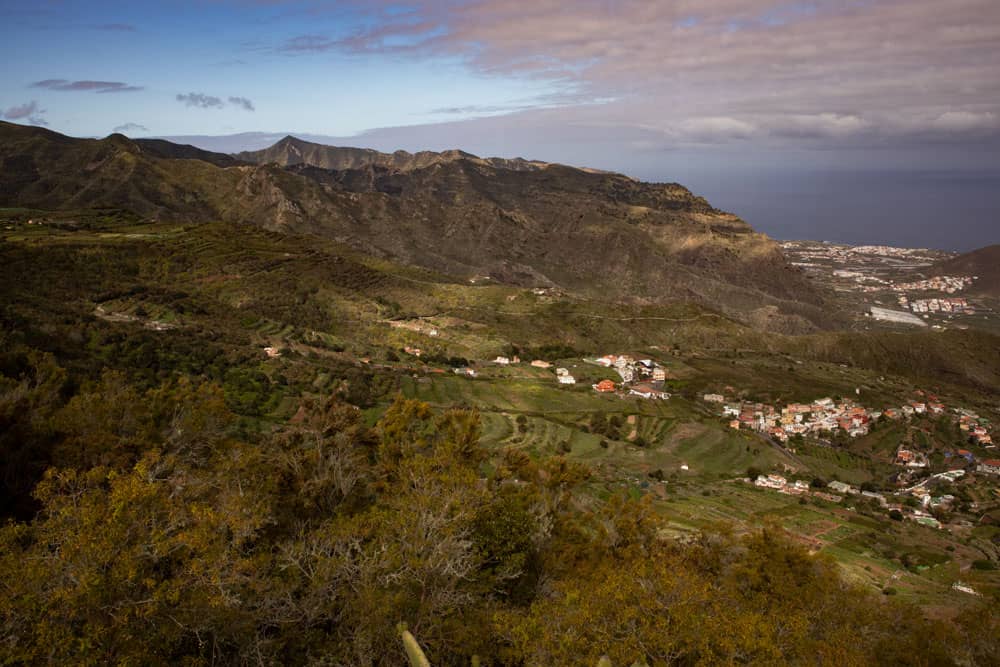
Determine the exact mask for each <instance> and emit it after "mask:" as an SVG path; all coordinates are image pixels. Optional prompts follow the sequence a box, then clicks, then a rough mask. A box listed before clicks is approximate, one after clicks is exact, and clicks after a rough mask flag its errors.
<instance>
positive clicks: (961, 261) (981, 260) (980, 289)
mask: <svg viewBox="0 0 1000 667" xmlns="http://www.w3.org/2000/svg"><path fill="white" fill-rule="evenodd" d="M928 271H930V272H931V273H933V274H935V275H952V276H978V277H979V279H978V280H976V281H975V282H974V283H972V285H971V286H970V287H969V293H970V294H984V295H987V296H993V297H997V298H1000V245H991V246H986V247H985V248H979V249H978V250H973V251H972V252H967V253H964V254H962V255H958V256H957V257H952V258H951V259H946V260H944V261H942V262H938V263H936V264H934V265H933V266H932V267H931V268H930V269H928Z"/></svg>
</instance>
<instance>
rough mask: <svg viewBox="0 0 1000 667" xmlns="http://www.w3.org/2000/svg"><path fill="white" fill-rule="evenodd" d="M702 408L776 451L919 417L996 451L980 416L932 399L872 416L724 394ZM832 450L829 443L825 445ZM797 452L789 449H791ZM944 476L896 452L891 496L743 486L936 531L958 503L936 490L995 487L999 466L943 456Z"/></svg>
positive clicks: (763, 477) (817, 487)
mask: <svg viewBox="0 0 1000 667" xmlns="http://www.w3.org/2000/svg"><path fill="white" fill-rule="evenodd" d="M702 400H703V401H705V402H706V403H709V404H714V405H719V406H721V407H720V416H722V417H724V418H726V419H728V420H729V422H728V423H729V426H730V428H732V429H736V430H741V429H745V430H751V431H754V432H756V433H759V434H761V435H763V436H765V437H769V438H771V439H773V440H776V441H778V442H781V443H788V442H789V440H790V439H791V438H796V437H798V438H802V437H803V436H805V435H811V436H813V437H815V438H817V439H819V438H823V437H827V436H829V435H831V434H832V433H834V432H837V431H838V430H839V431H842V432H845V433H846V434H847V435H848V436H850V437H852V438H856V437H860V436H864V435H867V434H868V433H869V431H870V430H871V428H872V425H873V424H874V423H875V422H876V421H877V420H883V419H884V420H903V419H910V418H913V417H915V416H919V415H945V414H947V415H951V416H952V417H953V418H954V420H955V422H956V423H957V425H958V427H959V429H960V430H961V432H962V433H963V434H965V435H966V436H967V438H968V441H969V443H970V444H973V445H977V446H979V447H982V448H984V449H988V450H991V449H994V448H995V447H996V445H995V444H994V443H993V439H992V436H991V434H990V431H989V428H988V427H989V423H988V421H987V420H985V419H983V418H982V417H980V416H979V415H977V414H976V413H974V412H971V411H969V410H966V409H963V408H954V409H951V410H949V409H948V408H946V407H945V405H944V404H943V403H941V402H940V401H938V400H937V399H936V398H935V397H933V396H926V397H922V400H913V401H910V402H908V403H906V404H904V405H902V406H900V407H898V408H895V407H892V408H886V409H884V410H873V409H870V408H866V407H864V406H861V405H859V404H858V403H857V402H855V401H853V400H851V399H842V400H840V401H834V400H833V399H832V398H821V399H818V400H816V401H813V402H811V403H790V404H788V405H785V406H783V407H775V406H773V405H770V404H765V403H752V402H745V401H740V402H728V401H727V400H726V397H725V396H723V395H722V394H704V395H703V396H702ZM827 444H829V442H827ZM790 451H793V452H794V449H790ZM944 460H945V467H946V468H947V469H946V470H944V471H941V472H937V473H934V474H930V473H929V467H930V460H929V458H928V454H927V452H922V451H917V450H916V449H915V448H913V447H912V446H904V445H900V446H898V447H897V449H896V451H895V456H894V458H893V461H892V462H893V464H894V465H896V466H898V467H899V469H900V470H899V472H897V473H896V474H894V475H893V476H892V483H893V484H894V485H895V487H896V490H895V491H893V492H891V493H884V492H879V491H876V490H875V489H874V488H865V486H862V487H860V488H859V487H857V486H853V485H851V484H848V483H846V482H842V481H839V480H834V481H831V482H829V483H826V482H821V481H820V480H816V479H813V480H802V479H799V480H792V479H787V478H786V477H785V476H783V475H780V474H775V473H771V474H760V475H757V476H756V477H755V478H753V479H750V478H747V479H746V480H745V481H746V482H747V483H752V484H754V485H755V486H757V487H760V488H765V489H771V490H774V491H777V492H779V493H784V494H788V495H796V496H812V497H816V498H820V499H822V500H826V501H828V502H833V503H840V502H843V501H844V499H845V498H850V497H856V498H858V499H861V500H868V501H871V502H872V503H875V504H876V505H877V506H878V507H880V508H881V509H882V510H884V511H886V512H889V513H890V516H891V517H893V518H898V519H900V520H902V519H904V518H905V519H910V520H913V521H916V522H917V523H920V524H922V525H926V526H931V527H933V528H941V527H942V522H941V516H942V514H941V511H947V510H951V509H952V508H953V505H954V503H955V497H954V496H953V495H952V494H949V493H940V494H937V495H935V494H934V489H935V487H938V486H945V485H947V484H950V483H953V482H955V481H956V480H958V479H959V478H962V477H964V476H965V475H967V474H975V475H978V476H982V477H983V478H984V479H987V480H990V481H991V482H992V481H993V480H995V478H996V477H998V476H1000V459H996V458H984V459H977V457H976V456H975V455H974V454H973V453H972V452H971V451H969V450H967V449H957V450H951V451H946V452H944Z"/></svg>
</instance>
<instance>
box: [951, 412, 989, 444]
mask: <svg viewBox="0 0 1000 667" xmlns="http://www.w3.org/2000/svg"><path fill="white" fill-rule="evenodd" d="M956 412H957V413H958V428H960V429H962V431H963V432H965V433H968V434H969V440H970V441H971V442H973V443H974V444H977V445H979V446H980V447H984V448H986V449H993V448H994V447H996V445H995V444H993V436H992V435H990V432H989V430H988V429H987V428H986V427H987V425H988V423H989V422H987V421H986V420H985V419H983V418H982V417H980V416H979V415H977V414H976V413H975V412H970V411H969V410H962V409H959V410H956Z"/></svg>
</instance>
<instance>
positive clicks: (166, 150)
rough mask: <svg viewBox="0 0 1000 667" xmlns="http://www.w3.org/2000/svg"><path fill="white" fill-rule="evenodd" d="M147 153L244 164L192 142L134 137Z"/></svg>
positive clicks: (219, 165)
mask: <svg viewBox="0 0 1000 667" xmlns="http://www.w3.org/2000/svg"><path fill="white" fill-rule="evenodd" d="M132 141H133V142H134V143H135V144H136V145H137V146H139V147H140V148H141V149H142V151H143V152H144V153H145V154H146V155H151V156H152V157H159V158H167V159H172V160H203V161H205V162H210V163H212V164H214V165H215V166H216V167H233V166H235V165H238V164H242V162H240V161H239V160H237V159H236V158H234V157H233V156H232V155H226V154H225V153H213V152H212V151H206V150H202V149H200V148H198V147H197V146H191V145H190V144H175V143H171V142H169V141H165V140H163V139H133V140H132Z"/></svg>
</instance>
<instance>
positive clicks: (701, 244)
mask: <svg viewBox="0 0 1000 667" xmlns="http://www.w3.org/2000/svg"><path fill="white" fill-rule="evenodd" d="M0 138H2V139H3V141H2V145H0V160H2V165H3V172H2V173H0V203H2V204H3V205H8V206H10V205H13V206H27V207H34V208H41V209H62V210H66V209H79V208H100V207H115V208H121V209H126V210H130V211H133V212H134V213H136V214H137V215H140V216H144V217H148V218H151V219H164V220H167V219H173V220H182V221H188V222H204V221H212V220H221V221H225V222H235V223H240V224H252V225H255V226H259V227H262V228H265V229H270V230H273V231H281V232H290V233H294V234H312V235H317V236H322V237H324V238H329V239H332V240H336V241H338V242H342V243H346V244H349V245H351V246H352V247H354V248H355V249H357V250H360V251H362V252H365V253H368V254H371V255H374V256H376V257H381V258H385V259H389V260H392V261H396V262H401V263H406V264H411V265H415V266H421V267H424V268H429V269H433V270H436V271H440V272H444V273H448V274H450V275H453V276H456V277H458V278H460V279H464V280H469V279H473V278H476V277H483V276H490V277H491V279H492V280H493V281H496V282H504V283H510V284H517V285H523V286H539V287H551V286H558V287H561V288H565V289H569V290H573V291H576V292H579V293H581V294H582V295H585V296H587V297H589V298H598V299H607V300H617V301H621V300H627V301H633V302H638V303H642V302H659V301H664V300H676V299H686V300H692V301H697V302H700V303H702V304H705V305H708V306H710V307H712V308H715V309H718V310H720V311H722V312H725V313H727V314H729V315H730V316H733V317H737V318H739V319H742V320H744V321H748V322H751V323H754V324H755V325H757V326H760V327H761V328H768V329H774V330H781V331H789V332H799V331H810V330H815V329H816V328H817V327H829V326H834V325H835V324H836V321H837V320H836V317H835V314H833V313H831V312H829V311H830V309H829V305H828V301H827V299H826V298H825V297H824V296H823V295H822V294H821V293H820V292H818V291H817V290H816V289H815V288H813V287H812V286H811V285H810V284H809V282H808V281H807V279H806V278H805V277H804V276H803V275H802V273H801V272H800V271H799V270H797V269H795V268H794V267H791V266H790V265H789V264H788V262H787V261H786V259H785V257H784V255H783V254H782V252H781V249H780V247H779V246H778V244H777V243H775V242H774V241H773V240H771V239H770V238H768V237H767V236H766V235H764V234H760V233H758V232H756V231H754V230H753V229H752V228H751V227H750V226H749V225H748V224H747V223H746V222H744V221H743V220H741V219H740V218H738V217H737V216H735V215H732V214H729V213H725V212H723V211H719V210H717V209H715V208H714V207H712V206H711V205H710V204H709V203H708V202H707V201H706V200H705V199H704V198H702V197H698V196H696V195H694V194H693V193H691V192H690V191H689V190H688V189H687V188H685V187H683V186H681V185H679V184H670V183H642V182H640V181H636V180H634V179H631V178H629V177H627V176H622V175H620V174H609V173H595V172H593V171H585V170H580V169H576V168H573V167H568V166H564V165H555V164H547V163H546V166H545V167H544V168H542V167H538V165H537V164H532V163H528V161H525V164H529V165H531V166H529V167H527V168H521V167H524V164H522V163H514V166H515V167H518V168H509V165H510V164H511V163H509V162H508V161H503V162H491V161H488V160H482V159H480V158H475V156H472V157H466V156H467V155H469V154H464V153H460V152H456V153H453V154H449V155H446V156H445V157H444V158H442V157H440V156H441V154H433V153H428V154H427V156H426V158H425V159H427V160H428V163H427V164H419V165H418V164H417V163H416V162H413V161H410V162H407V161H406V160H404V161H403V166H404V167H405V168H400V167H399V163H393V164H391V165H381V164H378V163H376V162H373V161H372V160H371V159H370V158H371V157H372V155H373V154H374V155H375V156H376V157H377V156H378V155H387V154H378V153H377V151H371V152H366V151H364V150H363V149H361V150H362V153H360V155H362V157H364V158H366V160H367V161H366V160H361V161H360V162H359V164H360V165H361V166H360V167H358V168H354V169H325V168H322V167H320V166H312V165H309V164H306V163H307V162H308V159H305V158H304V159H303V161H302V162H300V163H298V164H293V165H289V166H287V167H285V166H281V165H280V164H278V163H276V162H273V161H269V162H265V163H263V164H252V163H249V162H244V161H242V160H241V159H237V158H232V156H229V157H227V156H221V155H220V154H213V153H211V152H205V151H201V150H200V149H196V148H193V147H190V146H188V147H184V146H179V145H175V144H170V143H169V142H163V143H161V142H155V143H152V142H149V141H147V140H138V141H132V140H130V139H128V138H126V137H124V136H122V135H112V136H111V137H108V138H105V139H73V138H69V137H64V136H63V135H58V134H56V133H52V132H50V131H48V130H38V129H34V128H26V127H24V126H16V125H13V124H9V123H5V124H3V125H0ZM279 144H281V142H279ZM292 146H294V147H296V148H299V147H300V146H301V144H299V143H297V142H294V143H293V140H288V141H286V142H285V144H284V145H282V146H279V147H278V152H279V153H285V152H287V150H288V149H289V148H290V147H292ZM306 148H309V147H306ZM317 150H318V149H317ZM317 155H320V156H323V155H327V156H328V155H330V153H329V152H323V153H317ZM406 155H411V154H406ZM413 155H419V154H413ZM306 157H307V158H308V156H306ZM229 159H235V160H236V162H234V163H231V162H229ZM352 159H353V158H352ZM81 165H82V167H83V168H82V169H81Z"/></svg>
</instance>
